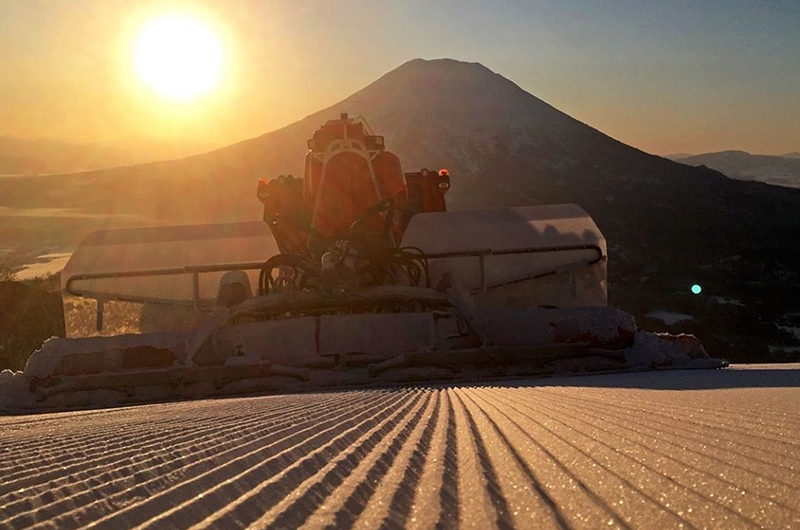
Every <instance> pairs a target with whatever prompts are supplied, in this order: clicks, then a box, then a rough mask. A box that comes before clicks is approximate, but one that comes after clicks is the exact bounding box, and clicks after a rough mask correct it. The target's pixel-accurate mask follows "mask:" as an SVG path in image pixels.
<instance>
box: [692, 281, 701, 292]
mask: <svg viewBox="0 0 800 530" xmlns="http://www.w3.org/2000/svg"><path fill="white" fill-rule="evenodd" d="M702 292H703V288H702V287H700V284H697V283H696V284H694V285H692V294H700V293H702Z"/></svg>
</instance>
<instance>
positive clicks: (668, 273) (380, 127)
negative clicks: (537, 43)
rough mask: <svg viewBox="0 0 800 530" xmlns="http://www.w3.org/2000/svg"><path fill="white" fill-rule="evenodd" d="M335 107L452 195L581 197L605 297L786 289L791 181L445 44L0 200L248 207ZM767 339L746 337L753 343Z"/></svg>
mask: <svg viewBox="0 0 800 530" xmlns="http://www.w3.org/2000/svg"><path fill="white" fill-rule="evenodd" d="M340 112H348V113H350V114H351V115H361V116H364V117H365V118H366V119H367V121H368V122H369V124H370V125H371V126H372V127H373V129H374V130H375V131H376V133H377V134H382V135H384V136H385V137H386V145H387V146H388V148H389V149H390V150H392V151H394V152H395V153H396V154H397V155H399V157H400V159H401V160H402V162H403V165H404V169H405V170H407V171H410V170H413V169H419V168H422V167H428V168H439V167H447V168H448V169H449V170H450V172H451V174H452V175H453V188H452V192H451V195H450V196H449V201H450V204H451V206H452V207H453V208H458V209H461V208H477V207H488V206H500V205H522V204H538V203H554V202H575V203H578V204H581V205H582V206H583V207H584V208H585V209H586V210H587V211H588V212H589V213H590V214H592V215H593V216H594V217H595V219H596V220H597V222H598V225H599V226H600V228H601V229H602V230H603V231H604V233H605V234H606V236H607V238H608V240H609V243H610V248H611V256H610V260H611V265H610V271H611V275H612V276H611V287H612V300H613V299H614V296H616V297H617V298H618V299H619V300H622V301H623V304H622V305H625V304H627V305H628V306H630V307H632V308H633V309H636V310H641V311H643V310H644V309H646V307H645V306H646V305H648V304H649V305H651V306H652V305H657V304H658V302H657V301H656V300H660V299H661V298H659V297H665V296H666V297H668V298H669V300H671V302H670V303H671V304H672V305H673V306H681V305H687V306H688V307H680V308H679V309H681V310H682V311H684V312H687V311H694V314H697V313H698V312H700V311H701V310H702V308H699V307H697V304H699V303H700V302H699V301H698V300H697V299H691V297H689V299H685V298H684V295H683V293H684V292H688V287H686V286H688V285H691V283H693V282H701V283H704V287H706V288H707V290H708V289H711V290H712V292H718V293H722V294H724V297H729V298H736V299H737V300H742V299H747V300H749V303H750V307H751V308H752V307H754V306H755V305H757V304H758V303H764V309H763V311H761V312H760V313H759V316H758V318H761V319H762V320H763V318H769V319H771V320H770V322H773V321H775V319H778V318H780V316H781V315H782V314H783V313H784V312H788V311H790V310H794V305H797V304H800V302H798V300H800V293H798V290H799V289H800V288H798V287H797V286H798V285H800V282H798V281H797V279H798V278H799V277H800V259H797V258H798V256H800V190H791V189H785V188H779V187H774V186H768V185H765V184H762V183H754V182H742V181H737V180H731V179H729V178H727V177H726V176H725V175H723V174H722V173H719V172H717V171H714V170H711V169H708V168H705V167H690V166H687V165H683V164H679V163H676V162H673V161H671V160H668V159H665V158H661V157H658V156H654V155H650V154H647V153H645V152H642V151H640V150H638V149H635V148H633V147H630V146H627V145H625V144H623V143H621V142H619V141H617V140H615V139H613V138H611V137H609V136H607V135H605V134H603V133H601V132H599V131H598V130H596V129H594V128H592V127H590V126H588V125H586V124H584V123H581V122H579V121H578V120H575V119H574V118H571V117H570V116H568V115H567V114H565V113H563V112H561V111H559V110H557V109H555V108H553V107H552V106H550V105H548V104H547V103H545V102H544V101H542V100H540V99H538V98H536V97H535V96H533V95H531V94H529V93H527V92H526V91H524V90H523V89H521V88H520V87H519V86H517V85H516V84H514V83H513V82H512V81H510V80H508V79H506V78H504V77H502V76H500V75H498V74H496V73H494V72H492V71H491V70H489V69H488V68H486V67H484V66H482V65H480V64H477V63H464V62H459V61H454V60H449V59H441V60H433V61H425V60H421V59H415V60H412V61H409V62H407V63H405V64H403V65H402V66H400V67H398V68H397V69H395V70H393V71H391V72H389V73H388V74H386V75H384V76H383V77H381V78H380V79H378V80H377V81H375V82H373V83H372V84H370V85H369V86H367V87H366V88H364V89H362V90H360V91H358V92H356V93H355V94H353V95H352V96H350V97H348V98H347V99H345V100H343V101H341V102H339V103H337V104H335V105H333V106H331V107H329V108H327V109H324V110H321V111H319V112H317V113H315V114H312V115H310V116H308V117H306V118H304V119H302V120H300V121H298V122H296V123H293V124H291V125H289V126H287V127H284V128H282V129H279V130H276V131H273V132H270V133H267V134H264V135H262V136H259V137H257V138H252V139H250V140H246V141H243V142H240V143H237V144H234V145H231V146H228V147H225V148H222V149H219V150H216V151H212V152H209V153H205V154H202V155H196V156H192V157H189V158H184V159H181V160H173V161H168V162H158V163H152V164H144V165H137V166H131V167H125V168H117V169H111V170H104V171H95V172H88V173H80V174H73V175H63V176H59V177H53V176H51V177H40V178H33V177H29V178H24V179H22V178H15V179H0V206H13V207H27V208H32V207H42V206H47V207H48V208H54V207H57V208H69V209H79V210H81V211H84V212H90V213H92V214H93V215H97V214H103V215H105V214H127V215H134V216H138V217H139V219H141V220H143V221H147V222H159V223H167V222H188V221H202V222H211V221H227V220H234V219H256V218H259V216H260V204H259V203H258V201H257V200H256V198H255V187H256V180H257V178H258V177H273V176H277V175H278V174H285V173H293V174H295V175H302V165H303V156H304V153H305V150H306V139H307V138H309V137H310V135H311V133H312V132H313V131H314V130H315V129H316V128H318V127H319V126H320V125H321V124H322V123H324V122H325V121H326V120H328V119H331V118H334V117H337V116H338V115H339V113H340ZM754 282H755V283H754ZM676 293H679V294H676ZM675 296H677V297H678V298H677V300H678V301H677V302H675ZM670 297H671V298H670ZM759 300H760V301H761V302H758V301H759ZM764 300H768V301H769V303H768V304H767V303H765V302H764ZM706 301H707V299H706ZM746 305H747V304H746ZM634 306H635V307H634ZM723 309H725V308H723ZM767 313H768V314H767ZM714 314H715V315H722V316H720V319H722V320H730V318H729V315H727V313H725V311H723V310H720V311H716V312H715V313H714ZM748 315H749V316H742V317H741V318H743V319H746V320H747V319H751V320H752V319H755V318H756V317H755V316H754V315H755V314H750V313H748ZM751 317H752V318H751ZM714 320H716V318H715V319H714ZM748 321H749V320H748ZM712 324H713V323H712ZM773 338H774V337H771V336H770V337H769V338H765V335H764V333H759V336H758V337H754V338H753V341H756V342H757V343H758V344H759V348H761V349H762V350H763V348H764V347H765V344H764V342H765V341H767V340H772V339H773ZM776 340H777V339H776ZM748 344H749V342H748ZM741 346H743V347H744V346H746V345H741Z"/></svg>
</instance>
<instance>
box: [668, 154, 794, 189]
mask: <svg viewBox="0 0 800 530" xmlns="http://www.w3.org/2000/svg"><path fill="white" fill-rule="evenodd" d="M791 155H792V153H789V154H788V155H785V156H772V155H753V154H750V153H748V152H746V151H720V152H717V153H704V154H701V155H694V156H689V157H686V158H679V159H677V161H678V162H681V163H683V164H689V165H691V166H700V165H703V166H707V167H710V168H713V169H716V170H717V171H721V172H723V173H725V174H726V175H728V176H729V177H731V178H735V179H739V180H756V181H759V182H766V183H767V184H773V185H775V186H785V187H789V188H800V154H798V155H797V156H796V157H792V156H791Z"/></svg>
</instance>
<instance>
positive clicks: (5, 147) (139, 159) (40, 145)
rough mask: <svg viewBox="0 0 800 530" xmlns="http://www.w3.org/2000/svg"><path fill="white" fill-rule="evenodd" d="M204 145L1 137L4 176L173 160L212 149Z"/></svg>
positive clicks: (67, 171) (1, 172)
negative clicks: (80, 142)
mask: <svg viewBox="0 0 800 530" xmlns="http://www.w3.org/2000/svg"><path fill="white" fill-rule="evenodd" d="M208 148H209V147H208V146H203V145H201V144H183V143H169V142H135V143H132V142H128V143H127V144H125V145H119V144H110V143H109V144H75V143H69V142H60V141H56V140H48V139H38V138H34V139H31V138H14V137H10V136H0V175H36V174H55V173H73V172H77V171H88V170H97V169H103V168H112V167H118V166H122V165H131V164H139V163H143V162H152V161H154V160H169V159H174V158H178V157H183V156H187V155H190V154H195V153H198V152H203V151H206V150H208Z"/></svg>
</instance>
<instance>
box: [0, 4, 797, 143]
mask: <svg viewBox="0 0 800 530" xmlns="http://www.w3.org/2000/svg"><path fill="white" fill-rule="evenodd" d="M175 12H179V13H188V14H190V15H191V16H192V17H195V18H196V19H197V20H200V21H202V23H203V24H204V25H206V26H207V27H209V28H211V30H212V31H213V33H214V35H216V36H217V37H218V40H219V42H220V43H221V49H222V72H221V77H220V80H219V83H218V85H216V87H215V88H214V89H213V90H211V91H209V92H208V93H206V94H204V95H202V96H200V97H198V98H196V99H194V100H191V101H185V102H177V103H176V102H175V101H172V100H167V99H165V98H163V97H161V96H159V95H158V94H157V93H155V92H154V91H153V90H152V89H151V88H150V87H148V86H146V85H145V84H144V82H143V80H142V79H141V78H140V77H141V76H137V72H136V68H135V66H134V59H133V56H134V49H135V47H136V42H137V38H138V36H139V35H140V34H141V33H142V30H143V28H144V27H146V26H147V24H148V22H149V21H151V20H153V19H155V18H157V17H159V16H161V15H163V14H164V13H175ZM416 57H422V58H426V59H434V58H439V57H451V58H454V59H460V60H464V61H470V62H475V61H477V62H480V63H482V64H484V65H485V66H487V67H489V68H490V69H492V70H494V71H495V72H497V73H499V74H501V75H503V76H505V77H507V78H509V79H511V80H512V81H514V82H516V83H517V84H518V85H520V86H521V87H522V88H523V89H525V90H527V91H528V92H530V93H532V94H534V95H536V96H537V97H539V98H541V99H543V100H544V101H546V102H548V103H550V104H551V105H553V106H555V107H556V108H558V109H560V110H562V111H564V112H566V113H567V114H570V115H571V116H573V117H575V118H577V119H579V120H581V121H583V122H585V123H588V124H589V125H591V126H593V127H595V128H597V129H599V130H601V131H603V132H605V133H606V134H609V135H610V136H612V137H614V138H617V139H619V140H621V141H623V142H625V143H627V144H629V145H633V146H635V147H638V148H640V149H643V150H645V151H648V152H652V153H657V154H669V153H678V152H688V153H700V152H707V151H719V150H725V149H742V150H747V151H750V152H754V153H767V154H782V153H787V152H790V151H800V1H799V0H762V1H755V0H694V1H684V0H528V1H524V0H495V1H492V2H488V1H487V2H479V1H474V0H447V1H437V0H397V1H388V0H372V1H371V2H364V1H363V0H337V1H329V0H310V1H304V0H226V1H225V2H222V1H210V0H207V1H201V0H195V1H140V2H137V1H134V0H0V135H7V136H16V137H36V138H52V139H59V140H66V141H72V142H80V143H117V142H126V141H142V140H146V141H170V142H172V141H181V142H197V143H211V144H217V145H225V144H228V143H233V142H235V141H239V140H242V139H246V138H250V137H253V136H258V135H260V134H263V133H265V132H269V131H271V130H274V129H277V128H279V127H282V126H284V125H288V124H289V123H292V122H294V121H296V120H298V119H301V118H303V117H304V116H306V115H308V114H311V113H313V112H315V111H317V110H320V109H322V108H324V107H326V106H329V105H331V104H333V103H335V102H337V101H340V100H342V99H344V98H346V97H347V96H349V95H350V94H352V93H353V92H355V91H357V90H359V89H361V88H363V87H364V86H366V85H367V84H369V83H371V82H372V81H374V80H375V79H377V78H378V77H379V76H381V75H383V74H384V73H386V72H388V71H390V70H392V69H394V68H396V67H397V66H399V65H400V64H402V63H404V62H406V61H408V60H410V59H413V58H416Z"/></svg>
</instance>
